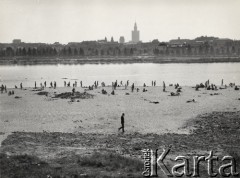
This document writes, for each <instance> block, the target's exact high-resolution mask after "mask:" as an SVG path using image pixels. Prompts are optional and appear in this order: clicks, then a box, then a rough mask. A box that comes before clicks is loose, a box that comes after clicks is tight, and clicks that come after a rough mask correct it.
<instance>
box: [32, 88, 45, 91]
mask: <svg viewBox="0 0 240 178" xmlns="http://www.w3.org/2000/svg"><path fill="white" fill-rule="evenodd" d="M31 91H43V88H39V89H33V90H31Z"/></svg>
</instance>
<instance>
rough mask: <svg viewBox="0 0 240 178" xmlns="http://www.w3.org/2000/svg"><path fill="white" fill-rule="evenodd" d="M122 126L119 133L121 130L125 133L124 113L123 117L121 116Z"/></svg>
mask: <svg viewBox="0 0 240 178" xmlns="http://www.w3.org/2000/svg"><path fill="white" fill-rule="evenodd" d="M121 124H122V126H121V127H120V128H118V131H119V130H120V129H122V132H124V113H122V116H121Z"/></svg>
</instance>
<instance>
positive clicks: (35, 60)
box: [0, 56, 240, 65]
mask: <svg viewBox="0 0 240 178" xmlns="http://www.w3.org/2000/svg"><path fill="white" fill-rule="evenodd" d="M221 62H240V56H204V57H203V56H190V57H189V56H188V57H185V56H184V57H182V56H181V57H177V56H172V57H169V56H168V57H164V56H127V57H125V56H124V57H123V56H120V57H109V56H107V57H104V56H103V57H96V56H93V57H75V56H74V57H71V56H68V57H8V58H0V65H12V64H17V65H35V64H115V63H125V64H127V63H221Z"/></svg>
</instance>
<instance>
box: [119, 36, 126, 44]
mask: <svg viewBox="0 0 240 178" xmlns="http://www.w3.org/2000/svg"><path fill="white" fill-rule="evenodd" d="M119 43H121V44H123V43H125V38H124V36H120V38H119Z"/></svg>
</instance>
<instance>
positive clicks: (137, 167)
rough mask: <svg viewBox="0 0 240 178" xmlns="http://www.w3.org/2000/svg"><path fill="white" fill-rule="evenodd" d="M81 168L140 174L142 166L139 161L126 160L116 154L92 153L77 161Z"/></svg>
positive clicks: (126, 158)
mask: <svg viewBox="0 0 240 178" xmlns="http://www.w3.org/2000/svg"><path fill="white" fill-rule="evenodd" d="M78 164H79V165H81V166H88V167H97V168H104V169H105V170H107V171H116V170H124V171H125V172H138V173H139V172H140V171H141V170H142V168H143V164H142V162H141V161H140V160H137V159H133V158H128V157H125V156H121V155H118V154H113V153H110V154H106V153H105V154H103V153H99V152H95V153H93V154H92V155H91V156H85V157H81V158H79V159H78Z"/></svg>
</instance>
